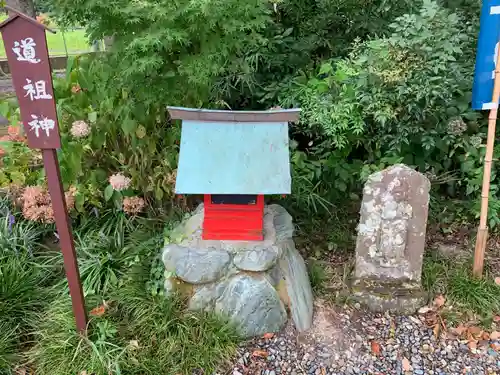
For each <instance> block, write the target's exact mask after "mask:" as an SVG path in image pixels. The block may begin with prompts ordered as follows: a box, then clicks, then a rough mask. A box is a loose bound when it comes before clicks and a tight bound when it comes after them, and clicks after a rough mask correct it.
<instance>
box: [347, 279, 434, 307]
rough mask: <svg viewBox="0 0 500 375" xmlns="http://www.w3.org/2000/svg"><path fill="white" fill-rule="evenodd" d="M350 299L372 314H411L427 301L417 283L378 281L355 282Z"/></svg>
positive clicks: (426, 295)
mask: <svg viewBox="0 0 500 375" xmlns="http://www.w3.org/2000/svg"><path fill="white" fill-rule="evenodd" d="M352 297H353V299H354V300H356V301H358V302H359V303H361V304H362V305H364V306H365V307H367V308H368V309H369V310H371V311H374V312H386V311H388V312H393V313H397V314H413V313H415V311H417V310H418V309H419V308H420V307H422V306H424V305H425V304H426V303H427V300H428V294H427V293H426V292H424V291H423V290H422V288H421V286H420V284H418V283H411V282H395V281H385V282H384V281H380V280H367V279H363V280H359V279H358V280H355V281H354V282H353V284H352Z"/></svg>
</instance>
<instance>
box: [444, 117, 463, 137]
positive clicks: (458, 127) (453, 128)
mask: <svg viewBox="0 0 500 375" xmlns="http://www.w3.org/2000/svg"><path fill="white" fill-rule="evenodd" d="M466 130H467V124H466V123H465V122H464V120H462V118H461V117H457V118H454V119H452V120H450V122H448V133H450V134H452V135H457V136H458V135H462V134H463V133H464V132H465V131H466Z"/></svg>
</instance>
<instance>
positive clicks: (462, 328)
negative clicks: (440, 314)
mask: <svg viewBox="0 0 500 375" xmlns="http://www.w3.org/2000/svg"><path fill="white" fill-rule="evenodd" d="M465 331H467V327H466V326H464V325H463V324H459V325H458V327H455V328H452V329H450V332H451V333H452V334H453V335H455V336H459V337H460V336H462V335H463V334H464V333H465Z"/></svg>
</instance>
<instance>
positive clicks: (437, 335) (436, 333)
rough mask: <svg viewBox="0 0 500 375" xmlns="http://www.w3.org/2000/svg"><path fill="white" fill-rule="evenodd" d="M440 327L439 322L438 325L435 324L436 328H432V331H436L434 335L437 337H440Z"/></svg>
mask: <svg viewBox="0 0 500 375" xmlns="http://www.w3.org/2000/svg"><path fill="white" fill-rule="evenodd" d="M440 327H441V326H440V325H439V324H436V325H435V326H434V328H433V329H432V332H433V333H434V337H435V338H439V328H440Z"/></svg>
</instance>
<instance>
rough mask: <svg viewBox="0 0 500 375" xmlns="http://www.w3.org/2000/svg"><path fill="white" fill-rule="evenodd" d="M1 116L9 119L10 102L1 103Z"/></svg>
mask: <svg viewBox="0 0 500 375" xmlns="http://www.w3.org/2000/svg"><path fill="white" fill-rule="evenodd" d="M0 114H1V115H2V116H3V117H5V118H9V102H8V101H6V100H4V101H2V102H1V103H0Z"/></svg>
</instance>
